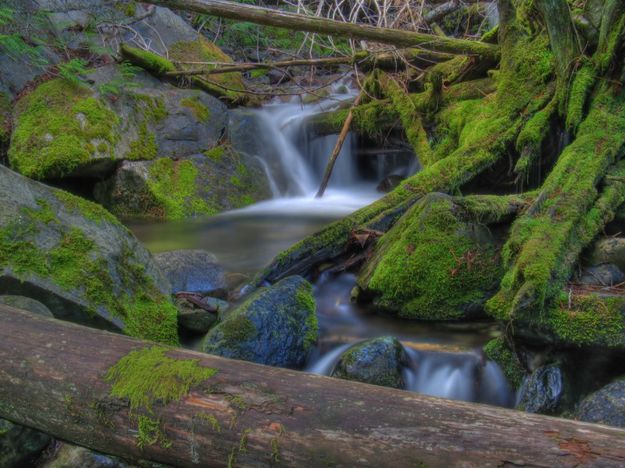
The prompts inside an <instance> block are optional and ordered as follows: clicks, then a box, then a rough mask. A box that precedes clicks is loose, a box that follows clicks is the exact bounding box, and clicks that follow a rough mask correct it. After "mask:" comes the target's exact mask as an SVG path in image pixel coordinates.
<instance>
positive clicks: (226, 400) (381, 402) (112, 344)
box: [0, 306, 625, 467]
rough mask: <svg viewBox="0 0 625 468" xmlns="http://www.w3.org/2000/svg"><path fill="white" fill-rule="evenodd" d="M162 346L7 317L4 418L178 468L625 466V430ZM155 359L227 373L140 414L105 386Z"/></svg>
mask: <svg viewBox="0 0 625 468" xmlns="http://www.w3.org/2000/svg"><path fill="white" fill-rule="evenodd" d="M154 346H155V345H153V344H150V343H147V342H143V341H139V340H135V339H132V338H129V337H126V336H122V335H115V334H112V333H108V332H103V331H99V330H94V329H90V328H85V327H82V326H79V325H75V324H70V323H67V322H61V321H57V320H52V319H46V318H41V317H38V316H35V315H32V314H30V313H28V312H23V311H18V310H16V309H12V308H10V307H6V306H0V376H1V378H0V395H1V398H0V417H3V418H6V419H9V420H11V421H14V422H16V423H18V424H23V425H27V426H29V427H33V428H36V429H39V430H42V431H44V432H48V433H50V434H53V435H55V436H56V437H58V438H60V439H63V440H67V441H70V442H73V443H77V444H79V445H84V446H86V447H89V448H92V449H95V450H99V451H102V452H105V453H111V454H114V455H118V456H121V457H124V458H126V459H129V460H137V459H147V460H152V461H156V462H160V463H166V464H170V465H174V466H190V467H191V466H280V465H284V466H320V465H323V466H325V465H332V466H365V465H366V466H430V465H435V466H505V465H512V464H514V465H528V466H575V465H579V464H593V465H600V466H623V464H625V431H623V430H622V429H618V428H610V427H604V426H597V425H593V424H585V423H580V422H576V421H568V420H563V419H556V418H550V417H546V416H539V415H534V414H525V413H520V412H516V411H511V410H507V409H503V408H496V407H489V406H484V405H476V404H471V403H463V402H458V401H451V400H444V399H439V398H433V397H428V396H424V395H418V394H414V393H407V392H403V391H400V390H394V389H390V388H384V387H375V386H371V385H365V384H360V383H355V382H349V381H345V380H338V379H331V378H328V377H321V376H315V375H309V374H305V373H301V372H297V371H292V370H287V369H278V368H270V367H265V366H260V365H257V364H251V363H247V362H242V361H234V360H228V359H223V358H219V357H214V356H210V355H206V354H201V353H197V352H192V351H185V350H181V349H170V348H154ZM154 349H156V350H160V351H161V352H163V353H165V355H166V356H167V357H166V358H165V359H168V362H169V364H171V363H175V364H177V365H180V366H182V368H184V369H189V367H194V366H195V367H197V368H198V369H204V371H206V369H207V368H211V369H214V370H215V371H216V373H215V374H214V375H213V376H212V377H208V378H207V379H206V380H205V381H197V382H195V385H193V386H191V388H190V389H189V388H186V389H184V391H181V392H180V393H179V394H178V395H177V398H172V401H170V402H169V403H167V404H163V403H162V402H161V401H158V400H155V401H154V402H152V404H151V405H150V406H149V408H146V407H143V408H136V407H135V408H134V409H133V410H132V411H131V410H130V408H129V401H128V400H125V399H123V398H118V397H113V396H112V395H111V384H109V383H107V381H106V379H105V376H107V374H109V375H110V373H109V370H110V368H111V367H112V366H115V365H116V364H118V363H119V361H120V359H122V358H128V356H133V355H137V354H141V352H144V351H146V350H147V352H148V353H149V352H150V351H153V350H154ZM142 350H143V351H142ZM131 351H137V353H133V354H129V353H131ZM150 365H151V366H153V370H154V372H155V373H158V372H162V370H161V368H160V367H159V365H164V364H163V361H162V360H161V361H158V362H152V363H151V364H150ZM116 368H117V366H116ZM137 369H139V368H138V367H137ZM150 369H151V367H150V368H147V367H146V368H143V369H142V370H143V371H144V372H145V371H150ZM129 372H130V374H129V375H128V377H132V372H136V370H135V368H130V371H129ZM181 372H182V371H181ZM180 375H182V373H181V374H180ZM175 383H176V377H172V378H171V381H169V384H172V385H173V384H175ZM143 396H146V395H137V394H134V396H133V398H139V397H143ZM130 401H134V400H132V399H131V400H130Z"/></svg>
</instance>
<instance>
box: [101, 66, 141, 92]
mask: <svg viewBox="0 0 625 468" xmlns="http://www.w3.org/2000/svg"><path fill="white" fill-rule="evenodd" d="M140 70H141V69H140V68H139V67H135V66H134V65H132V64H131V63H130V62H127V61H123V62H122V63H120V64H119V66H118V67H117V73H116V74H115V77H113V78H112V79H111V80H110V81H108V82H107V83H102V84H100V85H98V87H97V89H98V92H99V93H100V94H102V95H103V96H121V95H122V94H123V93H125V92H126V91H128V90H129V89H132V88H136V87H138V86H139V84H138V83H137V82H135V81H134V79H135V77H136V76H137V73H139V71H140Z"/></svg>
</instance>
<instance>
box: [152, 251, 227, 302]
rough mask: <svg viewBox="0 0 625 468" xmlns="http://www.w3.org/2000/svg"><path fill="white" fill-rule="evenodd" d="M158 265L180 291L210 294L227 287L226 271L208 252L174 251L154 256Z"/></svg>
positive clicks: (173, 288) (177, 290)
mask: <svg viewBox="0 0 625 468" xmlns="http://www.w3.org/2000/svg"><path fill="white" fill-rule="evenodd" d="M154 260H155V261H156V264H157V265H158V266H159V267H160V269H161V271H162V272H163V273H164V274H165V276H166V277H167V279H168V280H169V282H170V283H171V286H172V291H171V292H172V293H173V294H175V293H177V292H179V291H188V292H202V293H210V292H213V291H219V290H223V289H224V288H225V287H226V279H225V273H224V269H223V268H222V267H221V266H220V265H219V263H218V262H217V257H215V256H214V255H213V254H212V253H210V252H207V251H206V250H172V251H169V252H161V253H158V254H156V255H155V256H154Z"/></svg>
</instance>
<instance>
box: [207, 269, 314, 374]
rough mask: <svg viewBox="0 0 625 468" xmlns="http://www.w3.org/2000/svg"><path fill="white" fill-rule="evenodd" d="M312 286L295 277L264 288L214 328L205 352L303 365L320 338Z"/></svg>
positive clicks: (282, 363) (263, 362)
mask: <svg viewBox="0 0 625 468" xmlns="http://www.w3.org/2000/svg"><path fill="white" fill-rule="evenodd" d="M315 309H316V307H315V300H314V298H313V296H312V287H311V285H310V284H309V283H308V282H307V281H306V280H305V279H304V278H302V277H300V276H290V277H288V278H285V279H283V280H282V281H280V282H278V283H276V284H275V285H273V286H271V287H269V288H262V289H259V290H258V291H256V292H255V293H254V294H252V296H250V297H249V298H248V299H247V300H246V301H245V302H244V303H243V304H242V305H240V306H239V307H237V308H236V309H233V310H232V311H230V312H228V313H227V314H226V316H225V318H224V320H223V321H222V322H221V323H219V324H218V325H217V326H215V327H213V328H212V329H211V331H210V332H209V333H208V335H207V336H206V339H205V341H204V344H203V349H204V352H207V353H209V354H216V355H218V356H223V357H228V358H234V359H242V360H245V361H252V362H257V363H259V364H266V365H270V366H279V367H289V368H298V367H301V366H302V365H303V364H304V362H305V360H306V357H307V355H308V352H309V351H310V349H311V347H312V346H313V344H314V343H315V342H316V341H317V338H318V325H317V316H316V311H315Z"/></svg>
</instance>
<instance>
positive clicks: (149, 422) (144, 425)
mask: <svg viewBox="0 0 625 468" xmlns="http://www.w3.org/2000/svg"><path fill="white" fill-rule="evenodd" d="M154 444H159V445H160V446H161V447H162V448H165V449H167V448H171V446H172V443H171V441H170V440H169V439H168V438H167V436H166V435H165V433H164V432H163V430H162V429H161V422H160V420H158V419H152V418H150V417H149V416H143V415H141V416H139V419H138V425H137V446H138V447H139V448H140V449H142V450H143V448H144V447H145V446H146V445H154Z"/></svg>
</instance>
